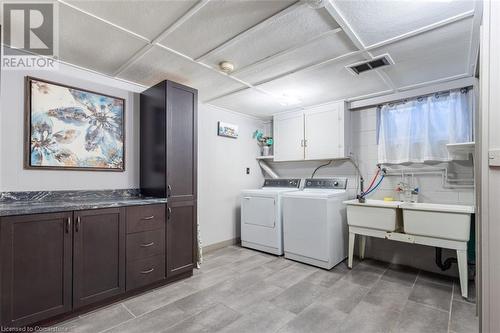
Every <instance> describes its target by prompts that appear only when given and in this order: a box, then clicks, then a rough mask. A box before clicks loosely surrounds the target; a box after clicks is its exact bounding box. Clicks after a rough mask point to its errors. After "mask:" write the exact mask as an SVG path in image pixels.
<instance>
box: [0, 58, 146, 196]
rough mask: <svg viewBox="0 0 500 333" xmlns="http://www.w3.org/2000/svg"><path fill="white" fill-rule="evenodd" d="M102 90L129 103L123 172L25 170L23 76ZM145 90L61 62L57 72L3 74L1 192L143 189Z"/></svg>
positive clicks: (0, 137)
mask: <svg viewBox="0 0 500 333" xmlns="http://www.w3.org/2000/svg"><path fill="white" fill-rule="evenodd" d="M25 76H34V77H38V78H40V79H46V80H50V81H55V82H60V83H63V84H67V85H71V86H75V87H79V88H83V89H89V90H92V91H96V92H102V93H104V94H108V95H111V96H117V97H122V98H125V99H126V105H125V110H126V115H125V121H126V129H125V131H126V146H125V154H126V156H125V162H126V164H125V172H88V171H48V170H40V171H38V170H24V169H23V142H24V141H23V140H24V127H23V126H24V125H23V121H24V77H25ZM141 90H142V88H141V87H139V86H136V85H132V84H128V83H125V82H123V81H119V80H115V79H112V78H109V77H106V76H103V75H99V74H96V73H93V72H90V71H85V70H82V69H79V68H76V67H72V66H69V65H65V64H60V65H59V69H58V70H57V71H3V72H2V75H1V95H0V96H1V97H0V152H1V156H0V191H35V190H83V189H122V188H123V189H124V188H137V187H139V155H138V153H139V104H138V103H139V96H138V94H137V92H140V91H141Z"/></svg>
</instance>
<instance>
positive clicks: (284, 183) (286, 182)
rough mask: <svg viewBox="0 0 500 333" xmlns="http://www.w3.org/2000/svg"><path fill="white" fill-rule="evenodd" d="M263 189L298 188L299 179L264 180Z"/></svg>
mask: <svg viewBox="0 0 500 333" xmlns="http://www.w3.org/2000/svg"><path fill="white" fill-rule="evenodd" d="M264 187H289V188H299V187H300V179H295V178H294V179H266V180H265V181H264Z"/></svg>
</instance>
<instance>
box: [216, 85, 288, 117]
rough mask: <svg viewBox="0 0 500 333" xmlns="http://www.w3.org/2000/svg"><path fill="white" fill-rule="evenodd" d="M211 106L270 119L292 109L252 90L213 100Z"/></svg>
mask: <svg viewBox="0 0 500 333" xmlns="http://www.w3.org/2000/svg"><path fill="white" fill-rule="evenodd" d="M210 104H212V105H215V106H219V107H222V108H226V109H229V110H233V111H237V112H241V113H245V114H249V115H253V116H257V117H269V116H271V115H273V114H275V113H277V112H281V111H285V110H287V109H290V107H287V106H285V105H281V104H280V103H279V102H278V100H277V99H276V98H273V97H272V96H269V95H267V94H264V93H262V92H260V91H258V90H256V89H250V88H248V89H245V90H242V91H239V92H237V93H234V94H231V95H228V96H225V97H222V98H219V99H216V100H213V101H211V102H210Z"/></svg>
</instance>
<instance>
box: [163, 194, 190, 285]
mask: <svg viewBox="0 0 500 333" xmlns="http://www.w3.org/2000/svg"><path fill="white" fill-rule="evenodd" d="M195 238H196V201H177V202H172V203H168V204H167V251H166V254H167V256H166V257H167V278H170V277H173V276H176V275H179V274H182V273H185V272H188V271H191V270H192V269H193V267H194V263H195V255H196V253H195V249H196V247H195V244H196V243H195Z"/></svg>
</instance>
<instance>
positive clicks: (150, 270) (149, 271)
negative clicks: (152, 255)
mask: <svg viewBox="0 0 500 333" xmlns="http://www.w3.org/2000/svg"><path fill="white" fill-rule="evenodd" d="M154 270H155V269H154V268H151V269H148V270H147V271H141V274H149V273H152V272H153V271H154Z"/></svg>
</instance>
